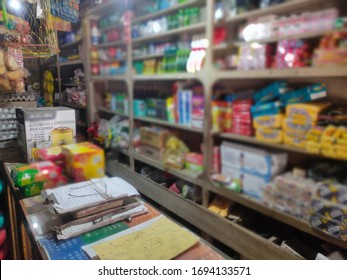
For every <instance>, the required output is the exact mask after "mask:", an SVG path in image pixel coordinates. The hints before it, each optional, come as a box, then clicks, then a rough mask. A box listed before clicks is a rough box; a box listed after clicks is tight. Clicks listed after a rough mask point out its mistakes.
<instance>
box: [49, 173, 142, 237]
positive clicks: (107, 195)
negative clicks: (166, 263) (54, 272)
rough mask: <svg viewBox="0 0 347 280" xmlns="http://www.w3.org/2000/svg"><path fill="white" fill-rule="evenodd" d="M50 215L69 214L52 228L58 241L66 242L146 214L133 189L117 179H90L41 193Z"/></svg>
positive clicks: (137, 194)
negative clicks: (61, 223)
mask: <svg viewBox="0 0 347 280" xmlns="http://www.w3.org/2000/svg"><path fill="white" fill-rule="evenodd" d="M42 195H43V198H44V199H45V200H46V201H47V203H48V208H49V210H50V212H52V213H55V214H66V213H69V214H71V215H70V217H72V218H71V219H70V220H68V221H67V222H66V223H65V224H63V225H61V226H56V227H54V230H55V231H56V233H57V238H58V239H67V238H70V237H73V236H77V235H80V234H82V233H84V232H87V231H90V230H94V229H97V228H100V227H103V226H106V225H109V224H112V223H115V222H117V221H121V220H126V219H131V218H132V217H134V216H137V215H140V214H143V213H147V212H148V210H147V208H146V207H145V206H144V205H143V203H142V202H141V201H140V200H139V199H138V196H140V194H139V193H138V192H137V190H136V189H135V188H134V187H133V186H131V185H130V184H128V183H127V182H125V181H124V180H122V179H121V178H103V179H97V180H90V181H87V182H83V183H77V184H72V185H67V186H63V187H59V188H56V189H51V190H45V191H43V192H42Z"/></svg>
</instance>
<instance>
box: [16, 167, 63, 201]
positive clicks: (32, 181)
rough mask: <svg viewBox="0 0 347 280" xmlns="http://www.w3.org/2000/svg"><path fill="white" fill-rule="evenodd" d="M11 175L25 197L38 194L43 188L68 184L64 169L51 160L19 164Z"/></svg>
mask: <svg viewBox="0 0 347 280" xmlns="http://www.w3.org/2000/svg"><path fill="white" fill-rule="evenodd" d="M11 177H12V179H13V181H14V183H15V185H16V187H18V188H19V190H20V192H21V194H22V195H23V196H25V197H28V196H33V195H38V194H40V192H41V191H42V190H43V189H50V188H54V187H57V186H60V185H64V184H67V182H68V180H67V178H66V177H65V176H64V175H62V169H61V168H60V167H58V166H56V165H55V164H54V163H52V162H50V161H42V162H34V163H31V164H28V165H25V164H24V165H20V166H17V167H16V168H15V169H13V170H12V172H11Z"/></svg>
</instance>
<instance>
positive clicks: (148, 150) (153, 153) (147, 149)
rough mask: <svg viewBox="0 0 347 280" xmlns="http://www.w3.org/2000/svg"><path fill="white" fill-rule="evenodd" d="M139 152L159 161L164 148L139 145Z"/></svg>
mask: <svg viewBox="0 0 347 280" xmlns="http://www.w3.org/2000/svg"><path fill="white" fill-rule="evenodd" d="M139 152H140V154H141V155H143V156H145V157H148V158H151V159H154V160H157V161H161V160H162V158H163V153H164V149H157V148H153V147H151V146H148V145H141V146H140V150H139Z"/></svg>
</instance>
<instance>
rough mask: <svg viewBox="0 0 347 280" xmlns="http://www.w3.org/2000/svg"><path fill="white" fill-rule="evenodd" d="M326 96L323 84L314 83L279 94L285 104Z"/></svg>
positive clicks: (325, 88)
mask: <svg viewBox="0 0 347 280" xmlns="http://www.w3.org/2000/svg"><path fill="white" fill-rule="evenodd" d="M326 96H327V87H326V85H325V84H314V85H311V86H306V87H304V88H301V89H298V90H295V91H291V92H288V93H286V94H283V95H281V96H280V100H281V101H282V102H283V103H284V104H285V105H289V104H297V103H304V102H310V101H314V100H317V99H320V98H324V97H326Z"/></svg>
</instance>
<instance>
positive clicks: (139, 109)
mask: <svg viewBox="0 0 347 280" xmlns="http://www.w3.org/2000/svg"><path fill="white" fill-rule="evenodd" d="M133 106H134V117H145V116H146V111H147V106H146V102H145V101H144V100H140V99H135V100H134V102H133Z"/></svg>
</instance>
